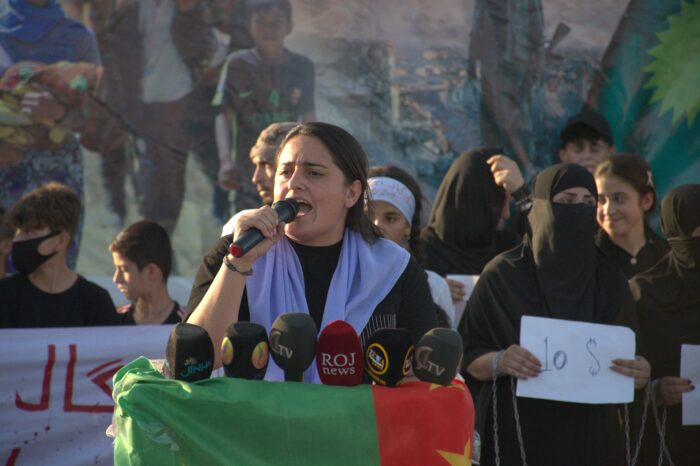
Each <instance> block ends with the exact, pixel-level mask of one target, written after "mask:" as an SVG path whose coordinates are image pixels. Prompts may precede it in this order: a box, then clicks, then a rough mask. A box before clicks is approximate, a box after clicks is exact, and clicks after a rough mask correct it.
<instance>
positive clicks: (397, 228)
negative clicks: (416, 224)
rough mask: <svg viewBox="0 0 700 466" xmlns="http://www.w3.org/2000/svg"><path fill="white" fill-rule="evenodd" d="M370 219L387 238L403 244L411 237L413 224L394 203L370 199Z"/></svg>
mask: <svg viewBox="0 0 700 466" xmlns="http://www.w3.org/2000/svg"><path fill="white" fill-rule="evenodd" d="M370 206H371V210H370V212H371V215H370V217H371V218H370V220H371V221H372V223H374V224H375V225H376V226H377V227H378V228H379V229H380V230H382V233H383V234H384V237H385V238H386V239H390V240H391V241H393V242H395V243H397V244H400V245H403V244H405V243H406V241H408V239H410V237H411V224H410V223H408V220H406V217H404V215H403V214H402V213H401V211H400V210H399V209H397V208H396V207H395V206H394V205H393V204H390V203H389V202H386V201H370Z"/></svg>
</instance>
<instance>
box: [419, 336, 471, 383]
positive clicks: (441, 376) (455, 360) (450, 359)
mask: <svg viewBox="0 0 700 466" xmlns="http://www.w3.org/2000/svg"><path fill="white" fill-rule="evenodd" d="M463 350H464V347H463V346H462V337H460V336H459V333H457V332H456V331H455V330H452V329H449V328H434V329H432V330H430V331H428V332H426V334H425V335H423V337H422V338H421V339H420V340H418V343H417V344H416V351H415V352H414V353H413V373H414V374H416V377H418V378H419V379H420V380H422V381H423V382H430V383H436V384H440V385H445V386H447V385H449V384H450V383H452V380H454V378H455V376H456V375H457V371H458V370H459V365H460V363H461V362H462V351H463Z"/></svg>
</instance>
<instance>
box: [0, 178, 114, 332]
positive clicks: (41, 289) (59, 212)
mask: <svg viewBox="0 0 700 466" xmlns="http://www.w3.org/2000/svg"><path fill="white" fill-rule="evenodd" d="M6 215H7V223H8V225H9V227H10V228H12V229H14V230H15V237H14V242H13V243H12V253H11V254H12V263H13V265H14V267H15V269H16V270H17V272H18V273H16V274H14V275H12V276H9V277H7V278H4V279H2V280H0V328H30V327H82V326H95V325H114V324H118V323H119V322H118V318H117V314H116V312H115V311H114V303H112V299H111V298H110V297H109V293H107V291H106V290H104V289H103V288H100V287H99V286H97V285H96V284H94V283H92V282H90V281H88V280H86V279H85V278H83V277H82V276H80V275H78V274H77V273H75V272H74V271H72V270H71V269H70V268H69V267H68V262H67V251H68V246H69V245H70V244H71V239H72V238H73V235H74V234H75V231H76V228H77V226H78V220H79V218H80V199H79V198H78V195H77V194H76V193H75V191H73V190H72V189H71V188H69V187H68V186H66V185H63V184H60V183H55V182H52V183H48V184H47V185H45V186H42V187H40V188H37V189H35V190H34V191H32V192H30V193H28V194H25V195H24V196H23V197H22V198H21V199H20V200H19V201H17V203H16V204H15V205H13V206H12V208H11V209H10V210H9V211H8V212H7V214H6Z"/></svg>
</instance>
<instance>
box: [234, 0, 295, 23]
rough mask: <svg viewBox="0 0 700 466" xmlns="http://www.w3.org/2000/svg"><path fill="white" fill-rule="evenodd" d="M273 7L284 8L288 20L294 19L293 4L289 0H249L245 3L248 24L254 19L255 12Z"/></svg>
mask: <svg viewBox="0 0 700 466" xmlns="http://www.w3.org/2000/svg"><path fill="white" fill-rule="evenodd" d="M272 8H277V9H279V10H282V11H283V12H284V15H285V16H286V17H287V21H291V20H292V5H291V3H290V2H289V0H248V1H247V2H246V4H245V22H246V24H247V23H249V22H250V20H251V19H253V15H254V14H255V13H258V12H260V11H263V10H269V9H272Z"/></svg>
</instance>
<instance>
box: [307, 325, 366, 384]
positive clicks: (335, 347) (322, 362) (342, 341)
mask: <svg viewBox="0 0 700 466" xmlns="http://www.w3.org/2000/svg"><path fill="white" fill-rule="evenodd" d="M362 362H363V354H362V344H361V343H360V338H359V337H358V336H357V333H356V332H355V329H354V328H352V325H350V324H348V323H347V322H345V321H343V320H335V321H333V322H331V323H330V324H328V325H327V326H326V328H324V329H323V331H321V334H320V335H319V337H318V345H317V349H316V368H317V369H318V375H319V377H320V378H321V382H323V383H324V384H325V385H342V386H344V387H354V386H355V385H358V384H360V382H362Z"/></svg>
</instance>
